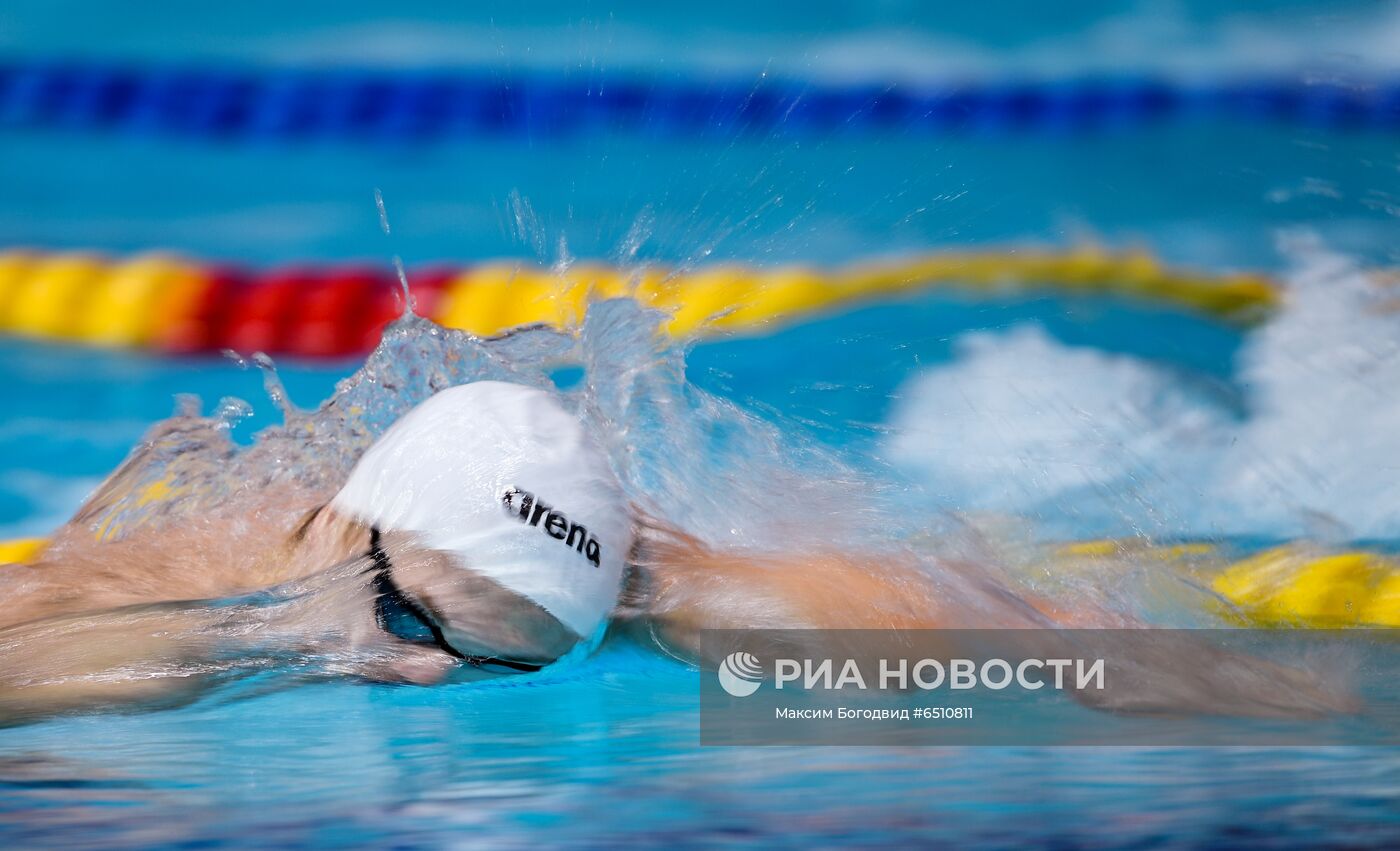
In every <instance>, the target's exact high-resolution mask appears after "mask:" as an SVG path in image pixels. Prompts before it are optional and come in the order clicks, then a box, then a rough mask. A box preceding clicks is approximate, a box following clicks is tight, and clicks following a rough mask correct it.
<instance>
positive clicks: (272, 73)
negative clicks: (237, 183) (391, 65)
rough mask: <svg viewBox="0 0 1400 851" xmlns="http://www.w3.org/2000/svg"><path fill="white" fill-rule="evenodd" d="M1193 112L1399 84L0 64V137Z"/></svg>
mask: <svg viewBox="0 0 1400 851" xmlns="http://www.w3.org/2000/svg"><path fill="white" fill-rule="evenodd" d="M1190 118H1234V119H1243V120H1255V121H1270V122H1280V123H1285V124H1293V125H1300V126H1307V127H1315V128H1322V129H1365V128H1371V129H1384V130H1391V131H1393V130H1396V129H1400V79H1382V80H1370V81H1365V82H1357V83H1353V84H1341V83H1336V82H1326V83H1316V82H1308V81H1305V80H1301V79H1298V78H1291V77H1273V78H1255V79H1249V80H1246V79H1228V80H1221V81H1218V82H1215V83H1210V84H1193V85H1180V84H1175V83H1172V82H1170V81H1166V80H1162V79H1158V78H1153V77H1148V76H1122V77H1116V78H1105V77H1095V78H1078V79H1067V80H1059V81H1038V82H1037V81H1029V82H1026V81H1022V82H1005V83H947V84H918V85H915V84H891V85H869V84H866V85H849V86H842V85H834V84H818V83H803V82H800V81H795V80H782V79H769V78H764V79H762V80H759V81H757V82H755V81H752V80H748V81H742V80H734V79H731V80H728V81H720V82H716V81H708V80H702V79H685V78H680V77H671V76H668V77H656V78H648V77H643V76H638V75H632V76H623V75H619V76H617V77H615V78H613V77H602V76H599V75H572V76H570V75H560V76H549V75H544V74H499V73H489V72H480V73H468V72H440V73H437V72H426V71H407V70H405V71H348V70H296V69H280V68H279V69H251V68H221V67H209V68H200V67H189V66H138V65H126V64H106V63H100V62H64V61H46V60H39V61H34V60H29V61H8V62H6V61H3V60H0V131H15V130H23V129H67V130H72V131H98V130H100V131H107V132H113V133H131V134H159V135H174V136H185V137H199V138H211V139H247V140H258V139H272V140H281V139H288V140H295V139H353V140H361V141H366V140H368V141H373V140H390V141H403V142H412V141H427V140H439V139H448V138H463V137H478V136H487V137H489V136H512V135H529V136H532V137H533V136H555V135H569V134H583V133H588V132H596V131H600V130H604V129H606V130H609V131H613V130H626V131H632V132H637V133H641V134H649V135H657V136H682V137H692V136H695V135H697V134H698V135H713V136H721V137H728V136H734V135H740V134H763V135H767V134H774V133H781V134H799V135H802V134H805V135H831V134H834V133H876V132H889V131H897V132H915V133H920V132H922V133H931V134H938V133H959V132H991V133H1007V134H1012V133H1054V132H1093V131H1100V132H1101V131H1105V130H1112V129H1117V128H1124V127H1133V126H1138V125H1143V124H1146V123H1150V122H1163V121H1168V120H1182V119H1190Z"/></svg>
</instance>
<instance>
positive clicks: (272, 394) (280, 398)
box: [253, 352, 301, 423]
mask: <svg viewBox="0 0 1400 851" xmlns="http://www.w3.org/2000/svg"><path fill="white" fill-rule="evenodd" d="M253 365H254V366H256V367H257V368H258V369H259V370H261V371H262V376H263V390H264V391H265V392H266V393H267V398H268V399H270V400H272V404H274V405H276V406H277V410H279V411H281V412H282V421H283V422H285V423H290V422H292V421H293V420H295V419H296V418H297V417H298V416H299V415H300V414H301V411H300V410H298V408H297V406H296V405H293V404H292V402H291V399H289V398H288V397H287V388H286V387H285V386H283V384H282V376H280V375H278V374H277V364H276V363H274V362H273V360H272V358H271V357H269V356H268V355H267V354H266V353H265V352H257V353H255V354H254V355H253Z"/></svg>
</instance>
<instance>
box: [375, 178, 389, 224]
mask: <svg viewBox="0 0 1400 851" xmlns="http://www.w3.org/2000/svg"><path fill="white" fill-rule="evenodd" d="M374 206H375V208H376V209H377V210H379V227H380V229H381V230H383V231H384V235H385V236H388V235H389V212H388V211H387V210H385V209H384V193H383V192H380V191H379V187H377V186H376V187H375V188H374Z"/></svg>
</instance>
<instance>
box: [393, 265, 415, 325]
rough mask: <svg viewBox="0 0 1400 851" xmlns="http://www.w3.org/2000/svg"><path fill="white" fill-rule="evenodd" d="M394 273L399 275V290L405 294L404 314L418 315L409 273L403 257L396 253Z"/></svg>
mask: <svg viewBox="0 0 1400 851" xmlns="http://www.w3.org/2000/svg"><path fill="white" fill-rule="evenodd" d="M394 274H396V275H398V277H399V291H400V292H401V293H402V294H403V315H404V316H417V315H418V314H417V313H415V312H414V310H413V308H414V307H415V305H414V303H413V292H412V291H411V290H410V289H409V287H408V273H407V272H405V271H404V269H403V258H402V257H400V256H399V255H397V254H395V255H394Z"/></svg>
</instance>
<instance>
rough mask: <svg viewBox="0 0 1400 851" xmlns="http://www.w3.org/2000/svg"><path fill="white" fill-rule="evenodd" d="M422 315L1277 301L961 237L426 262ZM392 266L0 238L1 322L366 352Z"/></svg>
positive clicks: (722, 328)
mask: <svg viewBox="0 0 1400 851" xmlns="http://www.w3.org/2000/svg"><path fill="white" fill-rule="evenodd" d="M409 281H410V284H411V286H412V291H413V296H414V300H415V302H416V305H417V311H418V313H419V314H420V315H422V316H426V317H427V318H429V319H432V320H434V321H435V322H437V323H438V324H440V325H444V326H447V327H449V328H458V329H462V330H466V331H470V332H472V333H475V334H478V335H483V336H485V335H490V334H496V333H499V332H501V331H504V330H507V329H509V328H514V327H518V326H521V325H530V324H535V323H547V324H551V325H556V326H561V327H563V326H568V325H570V324H572V323H576V322H577V320H578V319H579V318H580V317H581V316H582V315H583V311H585V310H586V309H587V305H588V303H589V301H590V300H591V299H597V298H611V297H615V296H621V295H629V294H630V295H632V296H634V297H636V298H637V299H639V300H640V301H642V302H644V303H646V304H649V305H652V306H655V307H659V308H662V309H665V310H668V311H670V312H671V313H672V319H671V321H670V323H669V326H668V329H669V330H670V332H671V333H673V334H676V335H679V336H687V337H689V336H707V335H720V334H724V335H755V334H762V333H766V332H769V331H771V330H773V329H775V328H778V327H780V326H782V325H783V324H785V323H792V322H797V321H801V320H803V319H807V318H810V317H813V316H816V315H822V314H828V313H834V312H836V311H839V310H841V309H843V308H849V307H852V306H855V305H861V304H868V303H872V302H879V301H887V300H891V299H898V298H904V297H909V296H912V295H915V294H918V293H921V292H927V291H930V290H948V291H953V292H962V293H967V294H971V295H976V296H985V297H1012V296H1025V295H1027V294H1041V293H1049V294H1059V295H1067V296H1116V297H1123V298H1131V299H1138V300H1143V301H1147V302H1156V303H1160V304H1164V305H1169V306H1173V307H1176V308H1180V309H1183V310H1189V311H1193V312H1197V313H1200V314H1202V315H1206V316H1211V317H1216V318H1220V319H1223V320H1226V321H1230V322H1237V323H1249V322H1252V321H1255V320H1258V319H1260V318H1262V317H1264V316H1266V315H1267V314H1268V313H1269V312H1270V311H1271V310H1272V309H1273V308H1274V307H1275V306H1276V305H1277V303H1278V300H1279V297H1280V296H1279V289H1278V287H1277V286H1276V285H1275V284H1274V283H1273V282H1272V281H1270V280H1269V279H1268V278H1266V277H1264V276H1261V275H1255V274H1229V275H1210V274H1205V273H1196V272H1192V271H1189V270H1181V269H1172V268H1169V267H1166V266H1164V265H1162V264H1161V263H1159V262H1158V261H1157V260H1156V259H1154V258H1153V257H1152V256H1151V255H1148V254H1145V253H1140V252H1110V251H1104V250H1101V249H1097V248H1084V249H1076V250H1070V251H1058V252H1056V251H1041V250H1022V251H1008V252H993V251H986V252H957V251H950V252H944V253H936V254H926V255H921V256H914V257H907V258H902V259H887V260H871V261H864V262H858V263H854V264H851V265H848V266H842V267H838V268H831V269H821V268H816V267H808V266H785V267H773V268H762V267H752V266H743V265H735V264H726V265H714V266H705V267H700V268H698V269H694V270H684V271H673V270H666V269H661V268H656V267H646V268H642V269H639V270H635V271H629V270H623V269H619V268H615V267H611V266H607V265H602V264H594V263H577V264H575V265H573V266H571V267H570V268H568V269H567V270H565V271H562V272H560V271H557V270H551V269H546V268H543V267H540V266H535V265H532V264H527V263H520V262H511V261H502V262H489V263H482V264H479V265H474V266H468V267H465V268H451V267H429V268H422V269H417V270H414V271H413V273H412V274H410V275H409ZM399 293H400V288H399V284H398V281H397V280H396V278H395V277H394V274H393V272H392V271H391V270H390V269H388V268H387V267H385V268H377V267H371V266H344V265H324V266H310V265H306V266H280V267H275V268H271V269H248V268H239V267H233V266H220V265H209V264H201V263H197V262H195V261H191V260H187V259H183V258H180V257H176V256H173V255H164V254H148V255H139V256H135V257H130V258H124V259H123V258H118V259H114V258H107V257H102V256H100V255H96V254H87V253H58V254H45V253H39V252H29V251H24V250H12V251H0V334H8V335H13V336H19V337H26V338H30V339H40V340H51V341H55V342H61V343H70V344H84V345H91V346H102V347H109V348H131V349H145V350H150V351H156V352H168V353H201V352H217V351H220V350H223V349H234V350H236V351H240V352H245V353H251V352H255V351H263V352H267V353H268V354H273V355H291V356H297V357H306V358H317V357H346V356H350V355H355V354H362V353H364V352H367V351H369V350H370V349H372V348H373V346H374V345H375V344H376V343H377V342H378V340H379V335H380V332H381V331H382V329H383V327H384V325H385V324H387V323H388V322H390V321H392V320H393V319H394V318H395V317H397V316H398V315H399V313H400V312H401V304H400V301H401V296H400V295H399Z"/></svg>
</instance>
